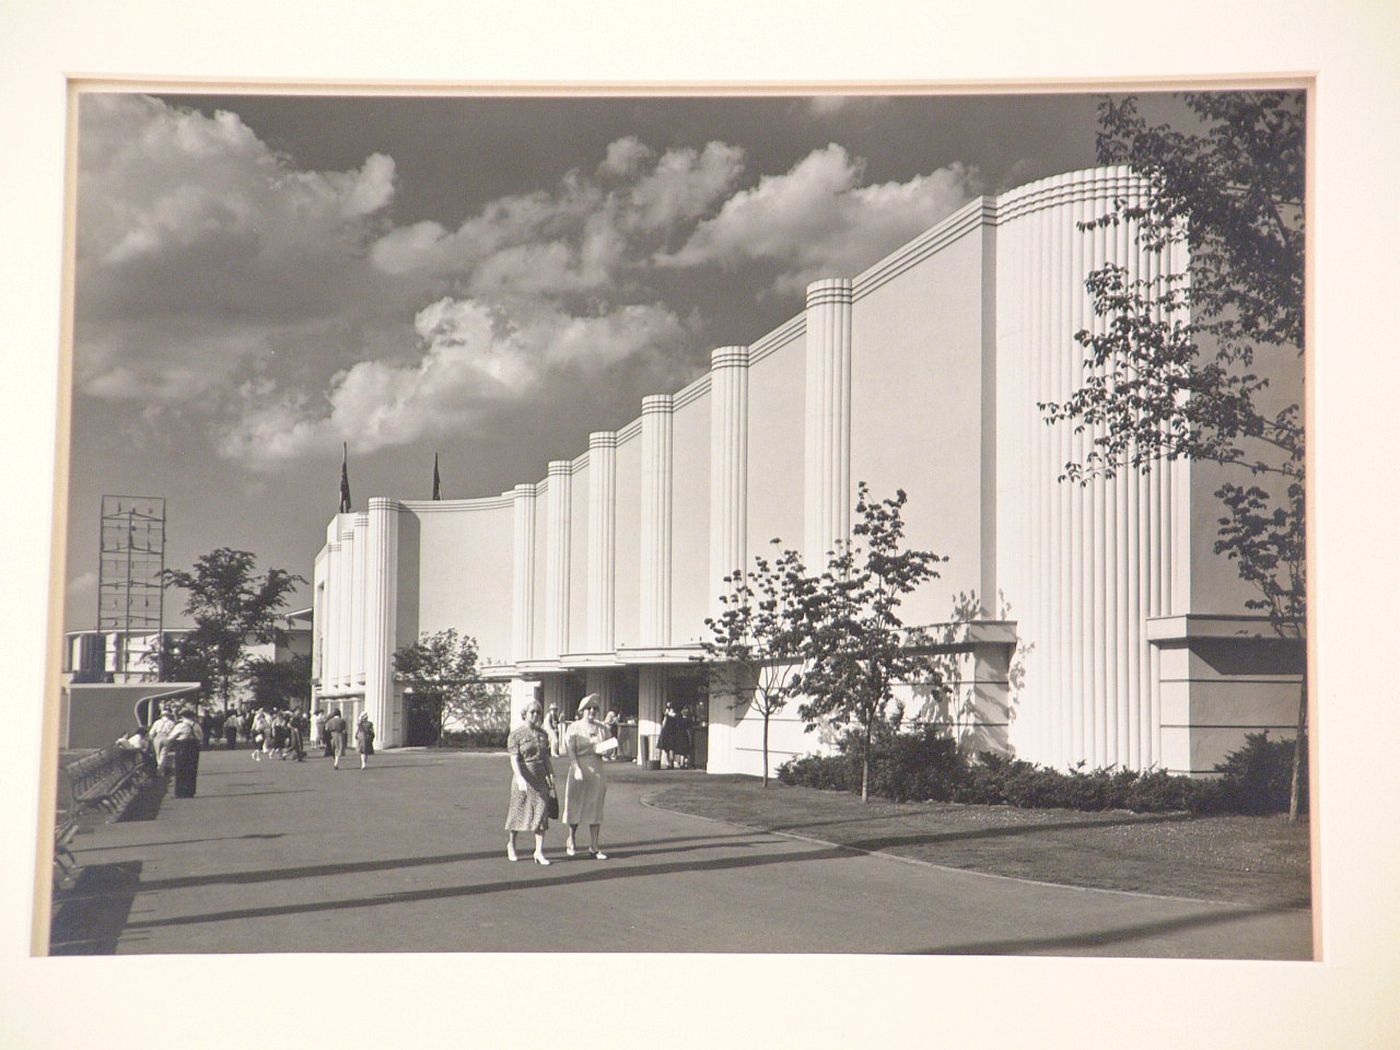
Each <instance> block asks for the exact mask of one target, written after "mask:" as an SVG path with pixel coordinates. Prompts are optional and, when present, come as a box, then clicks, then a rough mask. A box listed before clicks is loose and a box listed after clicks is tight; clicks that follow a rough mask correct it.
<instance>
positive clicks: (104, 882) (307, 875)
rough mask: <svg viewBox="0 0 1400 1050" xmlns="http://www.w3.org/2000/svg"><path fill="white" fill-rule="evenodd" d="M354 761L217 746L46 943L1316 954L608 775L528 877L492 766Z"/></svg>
mask: <svg viewBox="0 0 1400 1050" xmlns="http://www.w3.org/2000/svg"><path fill="white" fill-rule="evenodd" d="M348 765H349V768H342V769H341V770H339V771H333V770H332V769H331V766H330V762H329V761H327V760H325V759H322V758H320V757H319V756H318V757H316V758H308V759H307V761H306V762H305V763H304V764H297V763H294V762H256V763H255V762H253V761H252V760H251V759H250V758H249V755H248V753H247V752H246V751H238V752H234V753H231V754H230V753H224V752H208V753H206V754H205V755H204V758H203V761H202V763H201V771H200V778H199V794H198V796H197V797H196V798H193V799H175V798H173V797H171V796H169V795H167V796H166V798H165V799H164V801H163V802H162V804H161V805H160V808H159V811H158V812H157V813H156V814H155V817H154V819H152V820H144V821H142V820H138V821H128V822H124V823H121V824H112V825H105V826H102V827H99V828H97V829H95V830H94V831H93V832H92V833H90V834H86V835H83V836H81V837H80V838H79V839H78V840H77V842H75V844H74V846H75V848H74V853H75V856H76V857H77V860H78V862H79V863H80V864H82V865H84V866H85V867H86V868H87V869H88V870H87V874H86V877H85V879H84V884H83V891H84V894H83V899H80V900H77V901H75V902H74V904H73V905H72V906H71V909H72V910H70V911H67V912H65V913H63V916H62V918H63V920H64V921H62V922H60V924H59V929H57V930H56V934H55V942H56V943H55V945H54V951H55V952H56V953H58V952H65V951H66V952H80V953H108V952H115V953H117V954H136V953H183V952H210V953H212V952H317V951H468V952H498V951H623V952H648V951H665V952H673V951H706V952H708V951H722V952H883V953H965V954H1038V955H1119V956H1138V955H1141V956H1165V957H1203V958H1271V959H1273V958H1281V959H1306V958H1308V957H1309V953H1310V940H1309V937H1310V934H1309V924H1310V920H1309V916H1308V914H1307V913H1306V912H1300V911H1291V910H1276V909H1251V908H1248V907H1241V906H1232V905H1218V904H1207V903H1202V902H1195V901H1181V900H1167V899H1159V898H1151V897H1143V896H1135V895H1132V894H1125V893H1114V892H1106V891H1099V890H1079V889H1072V888H1067V887H1059V886H1044V885H1038V884H1033V883H1026V882H1019V881H1016V880H1010V879H1000V878H995V877H990V876H982V875H976V874H971V873H968V872H959V871H952V870H947V869H942V868H937V867H931V866H927V865H918V864H911V863H906V862H901V861H897V860H894V859H891V858H889V857H883V856H878V855H875V856H871V855H867V854H861V853H856V852H853V851H850V850H845V849H839V848H835V847H830V846H825V845H823V844H820V843H813V842H807V841H800V840H797V839H792V838H786V837H783V836H780V835H775V834H770V833H764V832H751V831H748V830H745V829H743V828H738V827H735V826H733V825H730V824H724V823H719V822H715V821H709V820H704V819H701V818H698V817H691V816H685V815H682V814H677V813H671V812H667V811H663V810H659V809H656V808H653V807H650V806H647V805H645V804H644V802H643V800H644V798H645V797H646V796H647V795H648V794H651V793H653V792H654V791H655V789H656V787H658V786H664V785H665V784H667V783H671V782H673V781H672V780H671V779H670V778H672V777H681V776H703V775H704V774H698V773H646V772H643V771H639V770H636V769H634V768H633V767H630V766H615V767H613V778H612V783H611V784H610V787H609V792H608V801H607V823H606V824H605V825H604V828H603V835H604V847H605V849H606V851H607V852H608V853H609V854H610V855H611V859H610V860H607V861H595V860H592V859H589V858H587V857H586V855H585V856H582V857H579V858H574V859H570V858H566V857H565V856H564V850H563V832H562V828H560V827H558V826H555V827H552V828H551V829H550V831H549V834H548V839H547V843H548V845H547V848H548V850H549V853H550V855H551V856H552V857H553V858H554V860H555V863H554V864H552V865H551V866H549V867H547V868H541V867H539V866H536V865H534V864H532V863H529V861H528V849H529V847H528V846H527V845H526V843H527V841H528V839H527V838H525V837H522V838H521V846H522V847H523V849H522V856H524V857H526V858H527V859H525V860H522V861H521V862H520V863H517V864H511V863H509V862H508V861H507V860H506V858H505V855H504V839H505V835H504V832H502V831H501V830H500V828H501V825H502V822H503V820H504V817H505V805H506V782H507V777H508V775H509V774H508V771H507V765H506V759H505V757H504V756H503V755H499V754H496V755H491V754H474V753H450V752H449V753H435V752H421V751H399V752H387V753H384V754H381V755H377V756H375V757H374V758H372V759H371V765H370V768H369V769H368V770H366V771H364V772H361V771H360V770H359V769H358V759H356V758H355V757H354V756H353V755H351V756H349V758H348ZM583 830H584V829H581V831H583ZM581 841H586V834H585V835H581ZM59 942H62V943H59Z"/></svg>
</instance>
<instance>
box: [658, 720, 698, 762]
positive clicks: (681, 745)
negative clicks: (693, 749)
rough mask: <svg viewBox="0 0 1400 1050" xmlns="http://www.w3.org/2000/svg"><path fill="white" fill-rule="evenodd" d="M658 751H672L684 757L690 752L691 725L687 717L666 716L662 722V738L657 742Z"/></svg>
mask: <svg viewBox="0 0 1400 1050" xmlns="http://www.w3.org/2000/svg"><path fill="white" fill-rule="evenodd" d="M656 748H657V750H658V751H670V752H671V753H672V754H676V755H684V754H688V753H689V751H690V723H689V722H688V721H687V720H686V717H685V715H671V714H668V715H666V717H665V718H663V719H662V720H661V737H660V739H659V740H657V742H656Z"/></svg>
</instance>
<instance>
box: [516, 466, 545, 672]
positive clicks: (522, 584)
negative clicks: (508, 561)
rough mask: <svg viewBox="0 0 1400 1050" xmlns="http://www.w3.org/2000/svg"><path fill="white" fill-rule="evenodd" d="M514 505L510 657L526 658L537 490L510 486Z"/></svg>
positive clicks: (530, 639)
mask: <svg viewBox="0 0 1400 1050" xmlns="http://www.w3.org/2000/svg"><path fill="white" fill-rule="evenodd" d="M511 496H512V498H513V499H514V501H515V503H514V509H515V548H514V569H513V581H514V582H513V586H512V591H511V659H512V660H514V661H515V662H516V663H519V662H520V661H522V660H528V659H530V658H531V657H532V656H533V655H534V652H535V510H536V507H537V505H538V501H537V498H536V497H537V496H538V490H537V489H536V487H535V486H534V485H516V486H515V488H514V489H513V490H511Z"/></svg>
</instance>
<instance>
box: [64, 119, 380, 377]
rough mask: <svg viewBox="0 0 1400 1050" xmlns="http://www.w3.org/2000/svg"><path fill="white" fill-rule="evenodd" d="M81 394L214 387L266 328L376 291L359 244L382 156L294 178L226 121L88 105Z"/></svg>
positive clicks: (337, 312)
mask: <svg viewBox="0 0 1400 1050" xmlns="http://www.w3.org/2000/svg"><path fill="white" fill-rule="evenodd" d="M81 106H82V108H81V111H80V149H79V169H78V192H79V201H80V203H79V208H78V222H77V259H78V281H77V288H78V295H77V316H76V326H75V330H76V340H75V344H76V345H75V349H76V354H75V358H76V365H77V367H76V371H77V378H78V389H79V390H80V391H82V392H83V393H86V394H89V395H91V396H94V397H100V398H104V399H109V400H122V399H131V400H158V401H160V400H164V401H177V400H182V399H187V398H190V397H193V396H198V395H201V394H204V393H206V392H208V391H211V390H214V389H216V388H218V387H219V386H221V385H222V384H223V383H225V382H226V381H227V380H228V379H229V377H230V376H232V375H233V374H234V373H236V372H237V371H238V370H239V369H240V368H241V367H243V366H245V365H247V364H248V363H249V362H250V361H251V360H255V359H256V358H257V357H258V356H259V355H260V354H262V353H264V352H266V351H267V349H268V347H269V346H270V345H271V344H272V343H274V342H276V341H277V339H276V333H277V332H278V331H279V330H282V331H284V332H286V333H291V332H295V331H299V330H302V329H303V328H304V327H305V326H306V325H307V324H309V323H314V322H316V321H324V320H325V319H327V318H331V317H336V316H342V311H343V307H344V305H345V304H346V302H353V301H355V300H356V299H357V298H358V297H360V296H362V295H363V293H365V292H366V291H368V290H381V289H373V286H374V285H375V284H376V283H377V282H378V278H377V275H376V274H375V271H373V269H372V268H371V267H369V266H367V265H366V264H365V262H364V260H363V248H364V244H365V242H366V241H367V239H368V238H369V236H370V234H371V231H373V230H374V229H375V227H376V226H377V225H378V223H379V221H380V219H381V217H382V213H383V212H384V210H385V209H386V208H387V207H388V206H389V204H390V202H391V201H392V199H393V196H394V182H395V178H396V174H395V166H394V161H393V159H392V158H391V157H388V156H386V155H384V154H380V153H374V154H371V155H369V156H368V157H366V158H365V159H364V161H363V163H362V164H361V165H360V166H359V167H358V168H355V169H352V170H349V171H339V172H337V171H330V172H320V171H304V170H300V169H298V168H297V167H296V166H295V164H294V163H293V162H292V160H291V159H290V158H287V157H284V156H282V155H280V154H278V153H276V152H275V151H273V150H272V149H270V148H269V147H268V146H267V145H266V144H265V143H263V142H262V141H261V140H260V139H259V138H258V137H257V136H256V135H255V134H254V133H253V131H252V130H251V129H250V128H249V127H248V126H247V125H245V124H244V123H243V122H242V120H241V119H240V118H239V117H237V116H236V115H235V114H232V113H227V112H219V113H216V114H215V115H213V116H206V115H204V114H201V113H199V112H196V111H192V110H184V109H179V108H176V107H173V106H170V105H167V104H165V103H164V102H161V101H158V100H156V99H152V98H149V97H147V96H144V95H125V94H90V95H84V96H83V99H82V103H81Z"/></svg>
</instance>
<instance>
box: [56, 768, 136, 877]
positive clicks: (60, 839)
mask: <svg viewBox="0 0 1400 1050" xmlns="http://www.w3.org/2000/svg"><path fill="white" fill-rule="evenodd" d="M153 776H154V769H153V767H152V764H151V761H150V759H149V758H148V757H147V756H146V755H145V754H144V753H143V752H140V751H137V750H134V749H131V748H122V747H104V748H102V750H100V751H94V752H92V753H91V754H87V755H83V756H82V757H80V758H76V759H74V760H73V761H71V762H67V763H64V764H63V765H62V766H60V768H59V771H58V812H57V816H56V825H57V826H56V829H55V833H54V882H55V885H57V886H59V887H61V886H62V885H64V884H65V883H66V882H68V881H69V880H71V879H72V877H73V875H74V873H75V871H76V870H77V867H78V865H77V862H76V860H74V858H73V854H72V851H71V850H70V849H69V848H68V844H69V843H70V842H72V841H73V836H74V835H76V834H77V833H78V828H79V826H80V821H81V820H82V818H83V817H84V816H85V815H87V814H89V813H94V812H97V811H101V812H103V813H105V814H106V820H107V822H108V823H110V822H111V821H114V820H117V819H119V818H120V817H121V815H122V814H123V813H124V812H126V808H127V807H128V806H129V805H131V802H132V800H133V799H135V798H136V796H137V794H138V793H139V792H140V791H141V789H142V788H143V787H144V786H145V785H146V784H147V783H149V782H150V781H151V779H152V778H153Z"/></svg>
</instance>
